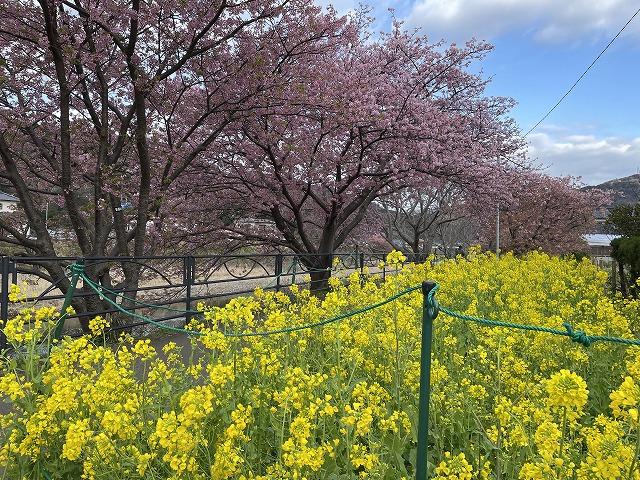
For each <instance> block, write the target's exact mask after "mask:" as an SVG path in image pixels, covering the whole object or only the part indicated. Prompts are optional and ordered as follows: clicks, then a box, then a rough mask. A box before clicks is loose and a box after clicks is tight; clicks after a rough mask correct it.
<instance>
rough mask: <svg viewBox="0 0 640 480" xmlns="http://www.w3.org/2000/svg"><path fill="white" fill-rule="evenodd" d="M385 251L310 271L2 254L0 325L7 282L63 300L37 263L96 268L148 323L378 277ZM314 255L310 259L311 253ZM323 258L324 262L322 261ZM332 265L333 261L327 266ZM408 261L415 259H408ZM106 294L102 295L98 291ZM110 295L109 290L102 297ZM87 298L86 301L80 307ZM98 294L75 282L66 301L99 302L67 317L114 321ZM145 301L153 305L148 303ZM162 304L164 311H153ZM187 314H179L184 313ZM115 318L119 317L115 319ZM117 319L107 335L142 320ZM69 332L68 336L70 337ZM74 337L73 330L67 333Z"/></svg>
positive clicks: (259, 262)
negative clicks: (231, 301) (338, 278)
mask: <svg viewBox="0 0 640 480" xmlns="http://www.w3.org/2000/svg"><path fill="white" fill-rule="evenodd" d="M385 256H386V252H361V251H358V250H357V249H356V250H355V251H354V252H351V253H335V254H333V255H332V261H331V263H330V264H331V266H330V267H327V268H322V269H318V268H313V267H311V266H310V265H317V264H318V263H319V262H318V261H316V260H318V258H314V256H313V255H295V254H229V255H187V256H145V257H92V258H78V257H51V258H48V257H47V258H45V257H11V256H3V257H2V259H1V264H0V275H1V281H0V319H2V320H3V321H6V320H7V319H8V318H10V316H11V315H12V314H13V313H14V312H13V311H12V308H13V307H12V304H11V303H10V302H9V296H10V286H11V284H21V283H25V282H26V283H27V284H28V288H27V291H28V292H29V293H28V296H27V297H26V298H25V299H24V302H25V303H26V304H31V303H33V302H43V303H44V302H46V303H48V304H54V305H57V306H60V305H62V303H63V300H64V297H65V295H64V294H63V293H62V291H61V290H60V289H59V288H57V287H58V285H56V282H54V281H52V280H51V278H48V277H50V276H49V275H48V274H47V271H46V269H45V268H44V267H45V265H47V264H51V263H54V262H55V263H56V264H58V265H62V266H64V267H68V266H69V265H71V264H73V263H75V262H78V261H81V262H83V263H84V265H85V269H90V268H91V267H94V268H95V267H96V266H98V265H101V266H102V267H108V268H102V269H101V270H102V271H103V272H105V271H106V272H108V278H106V279H103V280H102V281H101V280H100V279H96V280H97V282H98V283H101V285H104V287H106V288H108V289H109V290H110V291H111V292H113V298H112V299H113V300H119V301H120V302H121V303H122V304H123V305H124V302H125V300H123V299H125V298H126V297H127V296H128V297H135V299H136V302H133V303H132V302H129V303H128V304H127V307H126V308H127V310H138V311H140V312H141V313H144V314H145V315H148V316H151V317H152V318H153V319H154V321H157V322H165V321H171V320H178V319H184V318H185V316H187V319H188V315H189V314H188V312H189V311H192V310H193V309H195V307H196V305H197V303H198V302H201V301H202V302H212V301H224V300H226V299H228V298H231V297H233V296H238V295H243V294H249V293H251V292H253V291H254V290H255V289H256V288H258V287H260V288H263V289H264V290H275V291H280V290H281V289H283V288H285V287H287V286H289V285H292V284H297V285H305V284H306V285H310V284H311V283H312V282H313V280H311V279H310V278H309V277H310V276H312V275H313V274H314V272H318V271H320V270H322V271H325V272H326V271H328V270H330V271H331V274H333V275H340V274H348V273H350V272H352V271H354V270H359V271H364V269H365V267H368V268H369V270H370V273H371V274H375V275H380V276H381V277H382V278H384V276H385V275H386V273H387V269H386V267H382V268H378V266H379V264H380V262H381V261H383V260H384V258H385ZM315 257H318V256H315ZM325 260H326V257H325ZM336 260H339V262H337V264H334V262H335V261H336ZM410 260H415V259H410ZM126 264H134V265H137V267H139V275H140V279H139V281H138V282H137V285H136V286H135V287H133V288H131V287H118V286H117V285H118V284H119V283H123V282H122V280H123V278H124V270H123V266H124V265H126ZM105 291H106V290H105ZM109 294H110V293H109ZM90 299H92V300H93V302H87V300H90ZM99 300H100V298H99V295H98V294H97V293H96V292H95V291H93V290H91V289H90V288H88V287H86V288H85V286H84V285H82V286H81V287H80V288H78V289H77V290H76V291H75V292H74V296H73V301H74V302H79V301H80V302H82V301H84V302H86V303H87V304H91V305H100V307H99V308H93V309H89V310H84V311H82V312H80V313H77V314H75V315H70V316H69V317H67V318H68V319H73V318H75V319H77V320H80V319H81V318H84V319H88V318H93V317H95V316H97V315H113V316H114V317H117V316H118V310H117V309H115V308H111V307H112V306H110V305H108V303H106V302H100V301H99ZM152 304H153V306H152ZM158 307H164V308H158ZM185 312H187V313H185ZM121 316H122V315H121ZM129 320H130V319H127V321H124V319H123V320H122V321H121V322H120V323H118V322H114V323H112V324H113V325H115V326H113V327H112V328H111V329H110V330H111V331H117V330H124V329H131V328H135V327H141V326H143V325H146V324H145V323H144V322H139V323H129V322H128V321H129ZM72 333H74V332H72ZM75 333H76V334H79V335H81V334H82V333H83V332H82V331H81V330H80V327H79V324H78V329H77V331H76V332H75ZM4 343H5V339H4V335H3V334H1V333H0V348H2V346H4Z"/></svg>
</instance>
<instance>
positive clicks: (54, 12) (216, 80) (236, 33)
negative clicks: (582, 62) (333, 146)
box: [0, 0, 348, 311]
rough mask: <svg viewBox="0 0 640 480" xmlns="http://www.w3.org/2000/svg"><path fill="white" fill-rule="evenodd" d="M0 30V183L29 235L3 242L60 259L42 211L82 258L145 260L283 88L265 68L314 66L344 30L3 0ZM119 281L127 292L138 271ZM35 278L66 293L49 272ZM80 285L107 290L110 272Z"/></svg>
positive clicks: (342, 23) (187, 6)
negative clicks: (236, 137)
mask: <svg viewBox="0 0 640 480" xmlns="http://www.w3.org/2000/svg"><path fill="white" fill-rule="evenodd" d="M0 18H2V22H1V24H0V86H1V87H2V93H1V94H0V159H1V161H2V164H1V165H2V168H1V169H0V178H2V180H3V182H4V183H5V184H9V185H10V186H11V187H12V190H13V191H14V192H15V193H16V195H17V196H18V197H19V199H20V205H21V209H22V212H23V214H24V217H25V218H24V220H25V221H26V222H27V223H28V225H29V230H30V232H31V235H26V234H25V232H24V229H22V228H21V225H20V222H21V219H20V218H19V216H15V217H14V218H13V221H12V220H11V219H10V218H6V219H5V218H4V217H3V218H0V229H1V235H0V240H1V241H2V242H6V243H9V244H13V245H18V246H20V247H21V248H23V249H24V251H25V252H27V253H29V254H32V255H38V256H54V255H55V254H56V253H57V250H56V242H55V241H54V239H53V238H52V235H51V233H50V231H49V230H48V229H47V227H46V225H45V219H44V212H45V204H46V203H47V202H51V203H53V204H56V205H58V206H59V207H60V212H62V215H64V217H65V218H64V220H65V222H64V223H65V224H66V225H67V227H68V229H69V231H70V232H71V233H72V235H73V237H74V243H75V244H76V245H77V248H78V250H77V253H78V254H80V255H85V256H104V255H110V256H116V255H117V256H127V255H133V256H140V255H143V254H145V253H150V252H151V251H153V248H154V246H157V245H158V244H159V240H160V239H161V238H160V237H159V236H158V234H159V233H161V232H162V231H163V228H164V223H166V222H168V223H170V224H173V223H175V222H174V221H173V220H168V219H171V218H172V215H174V211H175V210H176V206H177V205H179V204H180V201H181V199H182V198H183V197H182V196H178V195H179V194H183V193H184V192H188V191H189V189H192V193H193V194H195V195H198V190H199V189H201V188H204V187H203V186H202V185H200V184H199V182H198V180H199V172H200V171H201V170H202V169H203V168H204V169H206V170H208V171H209V170H212V169H215V166H213V167H212V166H211V165H210V164H209V161H208V160H207V161H204V160H203V158H204V156H203V155H204V153H205V152H208V151H210V150H212V149H215V148H220V146H219V143H220V139H221V138H222V137H225V138H226V137H229V136H233V134H229V133H226V132H227V129H228V128H229V126H230V125H232V124H234V125H238V122H240V123H242V121H241V120H240V119H241V118H243V117H244V116H246V115H247V114H248V113H250V112H252V111H253V110H254V109H256V108H257V107H258V106H260V103H259V102H262V101H264V100H265V99H268V98H271V97H274V98H275V97H277V96H280V93H279V92H282V91H283V90H284V89H286V88H287V87H286V85H282V84H281V83H280V82H283V81H286V80H287V79H286V77H284V76H277V75H270V74H269V73H270V72H269V70H266V69H265V66H267V65H268V67H269V68H274V67H275V66H277V65H282V66H284V65H288V64H292V63H295V62H296V61H297V58H296V55H297V53H298V52H299V51H308V52H311V53H314V52H316V51H317V52H318V54H319V52H321V51H322V49H323V48H324V46H325V45H327V44H330V43H331V42H332V41H333V39H334V38H339V37H340V36H341V35H342V30H344V29H346V25H347V23H348V22H347V20H346V19H344V18H338V17H336V15H335V14H334V13H333V12H332V11H330V10H329V11H328V12H326V13H323V11H321V9H320V8H319V7H315V6H314V5H313V4H312V3H311V2H308V1H305V0H290V1H288V0H246V1H243V2H229V1H227V0H216V1H202V0H185V1H182V2H166V1H161V0H150V1H144V2H143V1H140V0H129V1H114V0H102V1H85V0H38V1H35V0H33V1H32V0H29V1H25V2H14V1H10V0H0ZM316 45H317V48H316ZM267 105H269V103H267ZM215 156H216V155H215V154H213V155H210V156H209V157H207V158H212V157H215ZM125 207H127V208H125ZM121 267H122V270H123V271H124V281H123V283H122V284H120V285H117V287H123V288H134V287H135V286H136V285H137V283H138V281H139V275H140V266H139V265H138V264H135V263H122V266H121ZM44 268H45V271H42V272H41V271H38V272H36V273H39V274H41V275H42V276H44V277H46V278H48V279H49V280H53V281H60V282H61V283H60V285H61V287H62V289H63V291H65V290H66V289H67V288H68V286H69V285H68V282H66V280H65V279H64V271H63V268H62V265H61V264H60V263H59V262H46V263H44ZM88 273H89V274H90V275H91V276H93V277H94V278H96V279H99V280H100V281H101V282H102V283H104V284H106V285H108V286H112V285H111V283H112V279H111V278H110V270H109V267H108V264H106V263H103V264H98V265H93V266H91V267H88ZM85 307H86V305H84V304H82V303H78V304H77V305H76V309H77V310H79V311H84V310H85Z"/></svg>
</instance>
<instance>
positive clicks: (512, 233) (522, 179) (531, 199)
mask: <svg viewBox="0 0 640 480" xmlns="http://www.w3.org/2000/svg"><path fill="white" fill-rule="evenodd" d="M506 181H508V182H509V183H510V188H509V193H510V197H509V198H502V199H499V198H498V199H496V198H493V199H489V198H485V199H484V202H479V203H477V207H476V215H477V218H479V219H481V223H482V227H483V230H482V236H483V238H484V243H485V244H486V245H487V246H488V247H489V248H495V232H496V220H497V218H496V217H497V209H498V208H499V209H500V249H501V250H502V251H513V252H514V253H516V254H521V253H525V252H527V251H530V250H537V249H540V250H543V251H545V252H548V253H552V254H564V253H572V252H579V251H584V249H585V247H586V243H585V241H584V239H583V235H584V234H586V233H588V232H589V231H590V230H591V229H592V228H593V227H594V225H595V216H594V212H595V210H596V209H597V208H600V207H601V206H602V205H604V204H606V202H607V201H608V197H607V195H605V194H604V193H603V192H601V191H599V190H588V191H585V190H581V189H580V187H581V184H580V183H579V182H578V180H577V179H576V178H573V177H552V176H549V175H545V174H543V173H540V172H536V171H530V172H526V173H525V172H520V173H516V172H514V174H513V175H512V178H511V179H508V180H506Z"/></svg>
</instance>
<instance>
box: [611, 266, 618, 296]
mask: <svg viewBox="0 0 640 480" xmlns="http://www.w3.org/2000/svg"><path fill="white" fill-rule="evenodd" d="M617 274H618V272H617V271H616V262H615V260H612V262H611V293H612V294H613V295H615V294H616V291H617V290H618V279H617Z"/></svg>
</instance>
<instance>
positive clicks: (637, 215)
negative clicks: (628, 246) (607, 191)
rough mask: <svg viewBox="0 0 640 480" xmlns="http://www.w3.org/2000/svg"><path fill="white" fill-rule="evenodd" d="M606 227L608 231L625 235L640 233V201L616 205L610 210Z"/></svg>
mask: <svg viewBox="0 0 640 480" xmlns="http://www.w3.org/2000/svg"><path fill="white" fill-rule="evenodd" d="M605 227H606V229H607V231H608V232H610V233H613V234H616V235H621V236H623V237H634V236H638V235H640V203H636V204H635V205H628V204H622V205H618V206H616V207H614V208H613V209H612V210H611V212H609V216H608V217H607V221H606V223H605Z"/></svg>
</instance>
